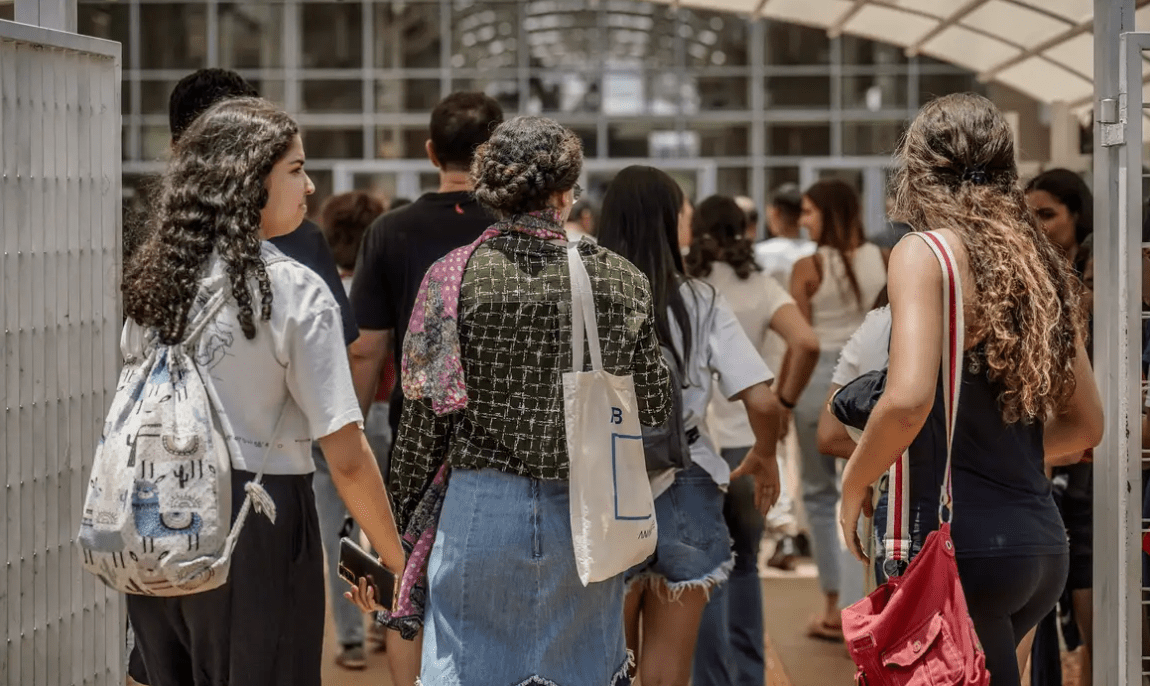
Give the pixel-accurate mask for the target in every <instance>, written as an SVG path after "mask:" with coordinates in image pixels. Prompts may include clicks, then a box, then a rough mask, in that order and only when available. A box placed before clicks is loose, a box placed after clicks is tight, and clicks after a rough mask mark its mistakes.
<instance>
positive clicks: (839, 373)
mask: <svg viewBox="0 0 1150 686" xmlns="http://www.w3.org/2000/svg"><path fill="white" fill-rule="evenodd" d="M890 328H891V318H890V307H889V306H886V307H880V308H878V309H874V310H871V311H870V312H867V315H866V318H865V319H864V320H863V323H862V325H861V326H859V328H858V329H856V330H855V332H854V333H853V334H851V337H850V339H848V340H847V342H846V345H844V346H843V350H842V352H841V353H840V354H839V362H838V365H836V366H835V373H834V375H833V376H831V383H832V384H834V385H836V386H845V385H847V384H848V383H850V382H851V381H852V380H854V379H855V378H856V377H858V376H860V375H862V374H866V373H867V372H873V371H875V370H878V369H884V368H886V366H887V365H888V364H889V363H890Z"/></svg>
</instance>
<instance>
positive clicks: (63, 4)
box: [16, 0, 76, 33]
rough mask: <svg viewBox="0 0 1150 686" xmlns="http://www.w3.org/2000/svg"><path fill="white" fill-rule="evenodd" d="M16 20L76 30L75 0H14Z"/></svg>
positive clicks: (49, 27)
mask: <svg viewBox="0 0 1150 686" xmlns="http://www.w3.org/2000/svg"><path fill="white" fill-rule="evenodd" d="M16 21H18V22H20V23H21V24H32V25H33V26H41V27H43V28H46V29H54V30H56V31H67V32H68V33H75V32H76V0H16Z"/></svg>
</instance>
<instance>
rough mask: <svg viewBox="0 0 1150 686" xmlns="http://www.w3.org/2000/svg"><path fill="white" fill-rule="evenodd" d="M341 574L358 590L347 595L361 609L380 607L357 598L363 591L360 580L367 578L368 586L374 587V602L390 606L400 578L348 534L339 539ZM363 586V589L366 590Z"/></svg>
mask: <svg viewBox="0 0 1150 686" xmlns="http://www.w3.org/2000/svg"><path fill="white" fill-rule="evenodd" d="M339 576H340V578H341V579H343V580H344V581H346V582H348V583H349V584H351V585H352V587H353V588H355V589H356V590H355V591H354V592H353V593H352V594H350V595H346V597H348V598H349V599H350V600H352V601H353V602H355V603H356V605H359V606H360V609H364V610H373V609H378V608H372V607H365V605H364V603H363V602H361V601H362V600H364V599H360V598H356V597H355V595H356V594H359V593H360V591H361V588H360V580H361V579H365V580H366V582H367V583H366V586H367V587H368V588H371V589H372V592H373V598H372V603H373V604H374V605H377V606H379V607H383V608H390V607H391V605H392V601H393V600H394V598H395V586H396V584H397V583H398V582H399V578H398V577H396V576H395V575H394V574H392V573H391V572H390V571H388V570H387V568H386V567H384V566H383V565H382V564H380V562H379V560H378V559H377V558H376V557H375V556H374V555H369V554H368V553H367V551H365V550H364V549H363V548H360V547H359V546H358V545H356V544H355V542H353V541H352V540H351V539H350V538H347V537H346V536H345V537H344V538H341V539H340V540H339ZM366 590H367V588H363V589H362V591H366Z"/></svg>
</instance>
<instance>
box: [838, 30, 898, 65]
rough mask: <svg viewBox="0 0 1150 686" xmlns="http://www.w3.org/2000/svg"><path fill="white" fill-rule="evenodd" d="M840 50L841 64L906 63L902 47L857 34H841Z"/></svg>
mask: <svg viewBox="0 0 1150 686" xmlns="http://www.w3.org/2000/svg"><path fill="white" fill-rule="evenodd" d="M842 51H843V64H850V65H872V64H873V65H876V66H883V65H888V64H891V65H903V64H906V63H907V56H906V50H905V49H904V48H900V47H898V46H897V45H891V44H890V43H880V42H878V41H873V40H869V39H867V38H860V37H858V36H843V37H842Z"/></svg>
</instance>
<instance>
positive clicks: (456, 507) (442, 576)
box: [359, 117, 671, 686]
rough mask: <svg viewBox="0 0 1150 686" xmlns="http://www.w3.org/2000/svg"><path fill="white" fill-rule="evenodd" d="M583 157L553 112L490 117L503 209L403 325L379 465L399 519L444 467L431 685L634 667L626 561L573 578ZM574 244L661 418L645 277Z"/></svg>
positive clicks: (494, 189) (406, 517)
mask: <svg viewBox="0 0 1150 686" xmlns="http://www.w3.org/2000/svg"><path fill="white" fill-rule="evenodd" d="M582 167H583V148H582V144H581V143H580V141H579V137H578V136H576V135H575V134H574V133H572V132H571V131H570V130H568V129H566V128H564V127H562V126H560V125H559V124H557V123H555V122H554V121H552V120H550V119H544V118H541V117H517V118H515V119H511V120H509V121H507V122H504V123H503V124H501V125H500V126H499V127H498V128H496V129H495V132H494V133H493V134H492V136H491V139H490V140H488V141H487V142H486V143H483V144H482V145H480V146H479V148H478V149H477V150H476V152H475V158H474V161H473V163H472V168H471V174H472V177H473V179H474V181H475V197H476V199H477V200H479V202H480V203H481V204H482V205H483V206H484V207H486V208H487V209H488V210H489V211H491V212H492V213H493V214H494V215H495V216H496V217H498V218H499V221H498V222H497V223H496V224H494V225H493V226H492V227H491V228H490V229H488V230H487V231H486V232H485V233H484V234H483V235H482V236H480V238H479V239H478V240H477V241H475V242H474V243H472V244H471V245H468V246H464V247H463V248H459V249H457V250H455V251H453V252H451V253H449V254H448V255H447V256H446V257H444V258H443V259H441V260H440V261H439V262H437V263H436V264H435V265H433V266H432V267H431V269H430V270H429V271H428V273H427V275H426V276H425V277H424V280H423V285H422V286H421V287H420V294H419V296H418V298H417V300H416V308H415V311H414V313H413V315H412V320H411V328H410V329H409V330H408V334H407V337H406V338H405V339H404V345H403V349H404V352H403V364H402V367H403V369H402V376H403V391H404V398H405V401H404V404H403V417H402V420H401V421H400V426H399V435H398V437H397V439H396V443H395V450H394V451H393V453H392V467H391V470H392V471H391V473H392V486H393V487H394V494H395V502H396V508H397V517H398V520H399V523H400V525H401V526H403V527H405V528H404V530H405V531H407V530H408V529H407V526H408V523H409V522H410V521H411V520H412V519H413V518H415V519H416V521H417V522H418V521H420V519H421V518H422V515H421V514H420V515H418V516H417V513H416V507H417V505H419V503H420V501H421V497H422V495H423V494H424V493H425V490H426V488H427V485H428V483H429V482H431V480H432V479H433V477H434V476H435V475H436V474H437V473H438V472H439V470H440V469H441V467H442V466H443V465H445V464H446V465H447V466H449V467H450V480H449V481H448V483H447V491H446V495H445V496H444V499H443V501H442V510H441V512H440V515H439V521H438V525H437V526H438V528H437V532H436V535H435V543H434V545H433V547H432V549H431V552H430V557H429V559H428V563H427V565H428V566H427V595H426V597H427V605H426V608H425V609H424V611H423V617H422V621H423V623H424V638H423V658H422V667H421V676H420V678H421V680H422V683H424V684H427V685H428V686H448V685H462V686H488V685H489V684H535V683H539V684H545V683H546V684H550V683H561V684H571V685H572V686H620V685H622V684H628V683H630V677H629V675H628V669H627V666H628V656H627V649H626V644H625V641H624V635H623V622H622V619H623V617H622V608H623V576H622V574H619V575H617V576H615V577H613V578H610V579H607V580H604V581H601V582H597V583H592V584H590V585H588V586H584V585H583V584H582V583H581V582H580V580H579V576H578V575H577V573H576V564H575V553H574V549H573V542H572V534H571V511H570V508H571V505H570V499H569V496H568V491H569V484H568V479H569V476H570V469H569V467H570V465H569V461H568V454H567V433H566V423H565V420H564V401H563V373H564V372H567V371H569V370H570V369H571V354H572V322H571V319H572V317H571V298H572V293H571V277H570V271H569V267H568V245H567V237H566V234H565V233H564V231H563V225H564V222H565V221H566V220H567V217H568V215H569V214H570V212H571V207H572V205H573V204H574V202H575V200H576V199H577V198H578V195H579V188H578V186H577V184H576V181H577V180H578V178H579V174H580V172H581V170H582ZM578 252H579V256H580V257H581V258H582V260H583V263H584V264H585V265H586V268H587V272H588V273H589V275H590V280H591V287H592V295H593V298H594V301H595V311H596V316H597V321H598V329H599V336H600V342H601V349H602V358H603V366H604V369H605V370H606V371H608V372H609V373H611V374H617V375H631V376H632V377H633V379H634V384H635V392H636V397H637V401H638V413H639V419H640V422H641V423H642V424H644V425H647V426H658V425H661V424H663V423H664V422H665V421H666V420H667V416H668V413H669V411H670V408H671V402H670V392H669V391H670V389H669V387H668V383H669V374H668V371H667V367H666V365H665V364H664V362H663V355H662V352H661V351H660V348H659V341H658V338H657V337H656V333H655V318H654V316H653V314H652V307H651V289H650V285H649V284H648V282H647V279H646V278H645V277H644V276H643V274H642V272H640V271H639V270H638V269H636V268H635V267H634V266H633V265H631V264H630V263H629V262H627V261H626V260H624V259H623V258H621V257H619V256H618V255H617V254H615V253H613V252H611V251H609V250H605V249H604V248H601V247H599V246H597V245H596V244H594V243H593V242H591V241H579V243H578ZM579 335H582V334H581V333H580V334H579ZM359 602H360V604H361V607H362V608H363V609H365V610H370V609H373V606H372V605H371V604H370V603H366V602H364V599H362V598H360V599H359ZM412 633H413V634H414V631H413V632H412Z"/></svg>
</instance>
